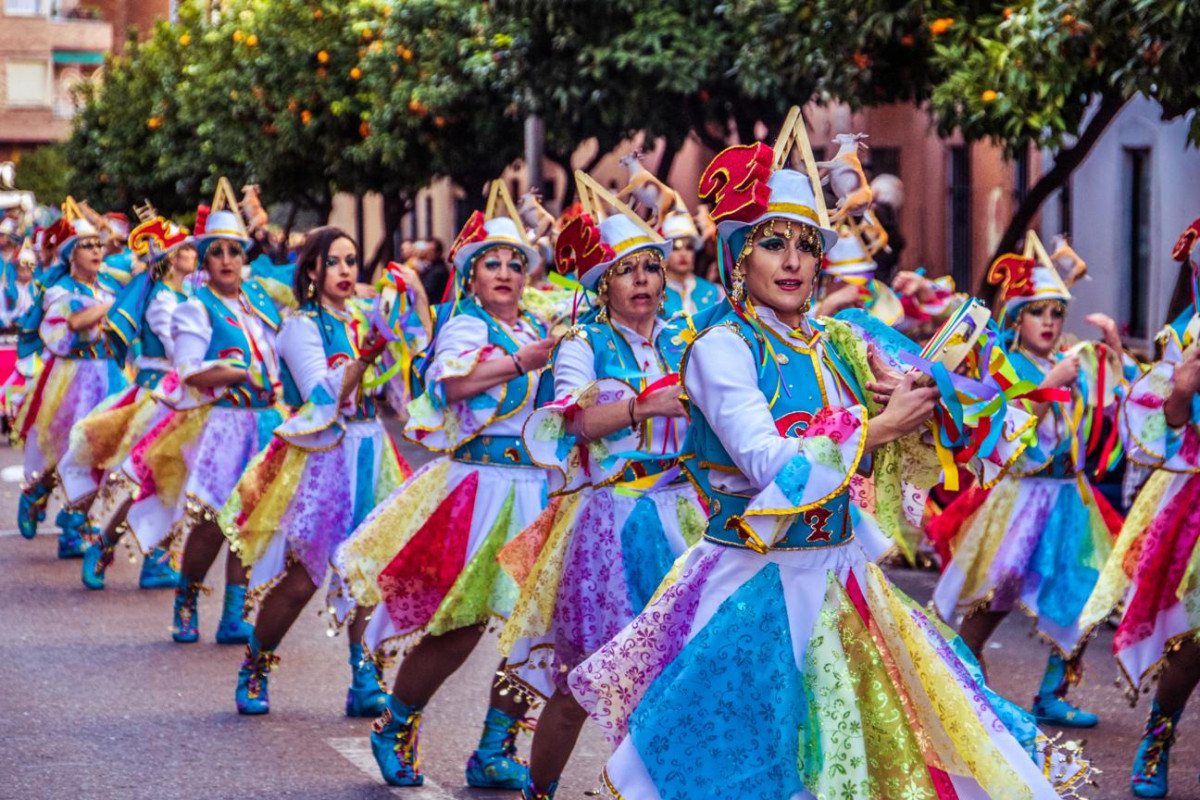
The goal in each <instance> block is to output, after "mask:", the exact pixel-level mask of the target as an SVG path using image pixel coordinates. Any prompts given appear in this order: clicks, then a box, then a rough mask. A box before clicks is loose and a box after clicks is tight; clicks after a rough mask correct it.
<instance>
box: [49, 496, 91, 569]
mask: <svg viewBox="0 0 1200 800" xmlns="http://www.w3.org/2000/svg"><path fill="white" fill-rule="evenodd" d="M54 522H55V524H57V525H58V526H59V527H60V528H62V533H61V534H59V536H58V557H59V558H83V553H84V551H85V550H87V542H85V541H84V540H83V532H84V531H85V530H88V518H87V514H85V513H84V512H82V511H68V510H67V509H65V508H64V509H62V510H61V511H59V512H58V516H57V517H55V518H54Z"/></svg>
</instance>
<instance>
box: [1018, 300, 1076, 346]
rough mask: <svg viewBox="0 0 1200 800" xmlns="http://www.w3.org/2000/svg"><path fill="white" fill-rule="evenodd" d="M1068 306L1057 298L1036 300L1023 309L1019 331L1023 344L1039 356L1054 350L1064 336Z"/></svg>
mask: <svg viewBox="0 0 1200 800" xmlns="http://www.w3.org/2000/svg"><path fill="white" fill-rule="evenodd" d="M1066 316H1067V308H1066V306H1064V305H1063V304H1062V303H1061V302H1059V301H1057V300H1043V301H1035V302H1032V303H1030V304H1029V305H1027V306H1026V307H1025V308H1024V309H1022V310H1021V319H1020V322H1019V324H1018V332H1019V333H1020V335H1021V344H1022V345H1023V346H1024V347H1025V349H1026V350H1028V351H1029V352H1031V353H1033V354H1034V355H1035V356H1038V357H1039V358H1046V357H1048V356H1049V355H1050V354H1051V353H1053V352H1054V347H1055V345H1057V344H1058V339H1059V337H1060V336H1062V331H1063V321H1064V319H1065V318H1066Z"/></svg>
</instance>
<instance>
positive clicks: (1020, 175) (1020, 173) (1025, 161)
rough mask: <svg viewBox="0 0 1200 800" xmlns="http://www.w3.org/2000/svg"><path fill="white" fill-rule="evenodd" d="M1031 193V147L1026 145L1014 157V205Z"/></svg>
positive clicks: (1017, 204)
mask: <svg viewBox="0 0 1200 800" xmlns="http://www.w3.org/2000/svg"><path fill="white" fill-rule="evenodd" d="M1027 194H1029V148H1028V147H1025V148H1023V149H1022V150H1021V152H1019V153H1017V156H1016V158H1014V159H1013V207H1014V208H1015V207H1017V206H1019V205H1021V203H1023V202H1024V201H1025V195H1027Z"/></svg>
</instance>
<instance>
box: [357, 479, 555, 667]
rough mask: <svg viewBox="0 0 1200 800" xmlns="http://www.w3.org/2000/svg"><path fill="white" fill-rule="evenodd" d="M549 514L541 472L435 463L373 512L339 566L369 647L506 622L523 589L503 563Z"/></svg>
mask: <svg viewBox="0 0 1200 800" xmlns="http://www.w3.org/2000/svg"><path fill="white" fill-rule="evenodd" d="M545 507H546V476H545V473H544V472H543V471H542V470H541V469H536V468H529V467H510V466H497V465H494V464H468V463H463V462H460V461H454V460H452V459H449V458H440V459H437V460H435V461H431V462H429V463H428V464H426V465H425V466H424V467H422V468H421V469H419V470H418V471H417V472H416V473H414V474H413V476H412V477H411V478H409V479H408V480H407V481H405V482H404V483H403V484H402V485H401V486H400V487H399V488H397V489H396V490H395V491H394V492H392V494H391V495H390V496H389V497H388V498H387V499H386V500H384V501H383V502H382V503H381V504H380V505H379V506H378V508H376V509H375V511H374V512H372V513H371V514H370V515H369V516H368V517H367V518H366V520H364V521H363V523H362V525H360V526H359V527H358V529H357V530H355V531H354V533H353V534H351V536H350V538H349V539H348V540H347V541H346V542H345V543H344V544H343V545H342V546H341V547H340V548H339V549H338V551H337V554H336V555H335V556H334V569H335V570H337V572H338V575H339V577H340V578H341V580H342V583H343V585H344V586H345V587H346V589H347V590H348V591H349V593H350V596H351V598H352V599H353V601H354V602H355V603H356V604H357V605H358V606H360V607H363V608H365V607H368V606H377V608H376V610H375V613H374V614H373V615H372V616H371V622H370V624H369V625H368V627H367V631H366V634H365V637H364V644H365V645H366V646H367V647H368V649H371V650H379V649H381V648H389V647H391V645H392V643H394V642H395V641H396V640H398V639H401V638H402V637H410V636H414V635H417V634H421V633H425V634H430V635H435V636H436V635H439V634H443V633H449V632H450V631H453V630H457V629H459V628H465V627H468V626H471V625H479V624H484V623H487V622H489V621H490V620H492V619H495V618H500V619H505V618H507V617H508V615H509V614H510V613H511V612H512V609H513V604H514V603H515V602H516V599H517V590H518V587H517V584H516V581H514V580H513V579H512V578H511V577H509V576H508V575H507V574H506V573H505V572H504V571H503V570H502V569H500V564H499V562H498V561H497V560H496V555H497V554H498V553H499V552H500V549H501V548H502V547H504V545H506V544H508V543H509V542H510V541H512V540H513V538H514V537H516V536H517V534H519V533H520V532H521V531H523V530H524V529H525V528H527V527H528V526H529V525H530V524H531V523H532V522H533V521H534V520H535V519H537V516H538V514H540V513H541V512H542V510H543V509H544V508H545Z"/></svg>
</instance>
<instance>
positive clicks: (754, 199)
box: [700, 142, 774, 222]
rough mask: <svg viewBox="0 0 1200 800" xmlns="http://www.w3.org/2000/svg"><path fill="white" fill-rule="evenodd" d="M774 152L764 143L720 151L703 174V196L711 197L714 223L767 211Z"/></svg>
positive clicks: (701, 180) (761, 213) (757, 214)
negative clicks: (768, 182)
mask: <svg viewBox="0 0 1200 800" xmlns="http://www.w3.org/2000/svg"><path fill="white" fill-rule="evenodd" d="M773 158H774V151H772V150H771V148H770V147H767V146H766V145H765V144H763V143H762V142H757V143H755V144H743V145H737V146H736V147H730V148H728V149H726V150H724V151H722V152H721V154H720V155H718V156H717V157H716V158H714V159H713V161H712V163H711V164H709V165H708V169H706V170H704V175H702V176H701V177H700V196H701V197H703V198H705V199H706V200H707V199H710V198H711V200H712V202H713V209H712V219H713V222H721V221H723V220H726V219H735V220H740V221H743V222H748V221H750V220H754V219H757V218H758V217H760V216H762V215H763V214H765V213H766V211H767V205H768V202H769V200H770V198H771V189H770V187H768V186H767V181H768V180H770V178H771V161H772V159H773Z"/></svg>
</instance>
